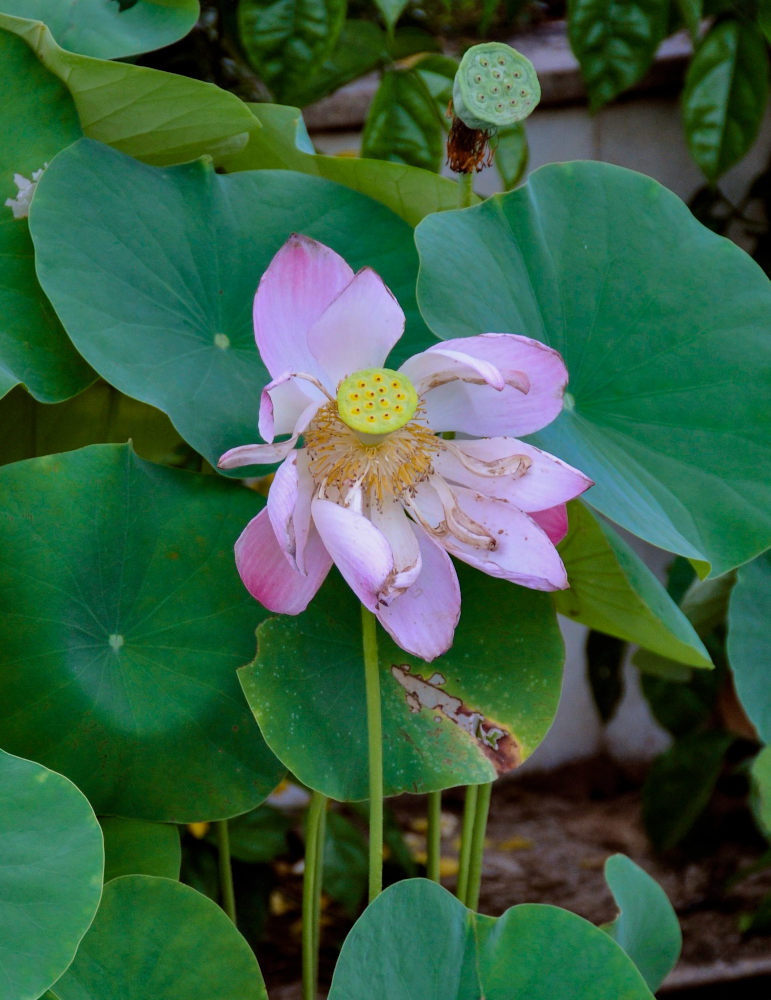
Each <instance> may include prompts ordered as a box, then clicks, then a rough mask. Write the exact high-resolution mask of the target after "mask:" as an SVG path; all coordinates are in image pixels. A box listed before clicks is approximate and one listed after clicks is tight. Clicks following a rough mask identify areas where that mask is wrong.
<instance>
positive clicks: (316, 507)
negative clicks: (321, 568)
mask: <svg viewBox="0 0 771 1000" xmlns="http://www.w3.org/2000/svg"><path fill="white" fill-rule="evenodd" d="M311 516H312V517H313V522H314V524H315V525H316V528H317V529H318V532H319V534H320V535H321V538H322V540H323V542H324V546H325V548H326V549H327V551H328V552H329V554H330V555H331V556H332V558H333V559H334V561H335V565H336V566H337V568H338V569H339V570H340V572H341V573H342V574H343V577H344V578H345V580H346V582H347V584H348V586H349V587H350V588H351V590H353V592H354V593H355V594H356V596H357V597H358V598H359V600H360V601H361V603H362V604H363V605H364V606H365V607H366V608H369V610H370V611H375V610H377V607H378V603H379V601H380V596H381V594H382V593H383V591H386V590H387V589H388V586H389V583H390V580H391V578H392V575H393V571H394V562H393V555H392V553H391V546H390V545H389V544H388V539H387V538H386V537H385V535H384V534H383V533H382V532H380V531H378V529H377V528H376V527H375V526H374V525H373V524H372V523H371V522H370V521H369V520H368V519H367V518H366V517H364V515H363V514H358V513H356V511H354V510H351V508H349V507H341V506H340V505H339V504H336V503H333V502H332V501H331V500H320V499H316V500H313V501H312V503H311Z"/></svg>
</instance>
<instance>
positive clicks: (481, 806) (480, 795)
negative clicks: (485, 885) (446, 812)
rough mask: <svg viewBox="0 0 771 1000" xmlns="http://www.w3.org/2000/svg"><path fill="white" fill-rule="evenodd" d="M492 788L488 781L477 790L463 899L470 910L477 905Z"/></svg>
mask: <svg viewBox="0 0 771 1000" xmlns="http://www.w3.org/2000/svg"><path fill="white" fill-rule="evenodd" d="M492 790H493V783H492V781H489V782H488V783H487V784H486V785H480V786H479V790H478V792H477V805H476V813H475V816H474V831H473V834H472V838H471V858H470V861H469V874H468V888H467V890H466V900H465V902H466V906H467V907H468V908H469V909H470V910H476V908H477V907H478V906H479V887H480V885H481V884H482V857H483V855H484V853H485V832H486V831H487V814H488V812H489V809H490V796H491V794H492Z"/></svg>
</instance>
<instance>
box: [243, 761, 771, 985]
mask: <svg viewBox="0 0 771 1000" xmlns="http://www.w3.org/2000/svg"><path fill="white" fill-rule="evenodd" d="M641 777H642V775H641V774H634V773H630V772H629V771H628V770H624V769H621V768H619V767H618V765H616V764H614V763H612V762H610V761H608V760H606V759H604V758H595V759H593V760H591V761H588V762H584V763H581V764H577V765H572V766H570V767H566V768H562V769H560V770H558V771H556V772H553V773H551V774H534V775H522V776H520V777H513V778H510V779H507V780H506V779H505V780H503V781H500V782H498V783H497V784H496V786H495V789H494V793H493V800H492V806H491V810H490V821H489V824H488V833H487V847H486V851H485V858H484V870H483V881H482V891H481V898H480V905H479V910H480V911H481V912H483V913H488V914H491V915H493V916H497V915H499V914H501V913H503V912H504V910H506V909H507V908H508V907H509V906H512V905H514V904H515V903H519V902H530V903H551V904H553V905H557V906H562V907H565V908H566V909H568V910H572V911H573V912H575V913H578V914H580V915H581V916H583V917H585V918H586V919H588V920H590V921H592V923H597V924H599V923H603V922H606V921H609V920H612V919H613V917H614V916H615V914H616V908H615V904H614V902H613V898H612V896H611V894H610V892H609V890H608V888H607V886H606V884H605V881H604V878H603V872H602V870H603V865H604V863H605V859H606V858H607V857H608V856H609V855H610V854H614V853H616V852H618V851H620V852H622V853H624V854H626V855H628V856H629V857H630V858H631V859H632V860H633V861H635V862H636V863H637V864H639V865H641V866H642V867H643V868H644V869H645V870H646V871H647V872H648V873H649V874H650V875H652V876H653V878H655V879H656V880H657V881H658V882H659V883H660V884H661V885H662V886H663V888H664V889H665V891H666V892H667V895H668V896H669V898H670V900H671V901H672V903H673V905H674V907H675V909H676V911H677V914H678V918H679V920H680V924H681V927H682V931H683V954H682V958H681V960H680V962H679V963H678V966H677V968H676V970H675V972H674V973H673V974H672V975H671V976H670V977H669V979H668V980H667V983H666V984H665V987H664V988H663V989H662V991H661V992H660V994H659V995H660V996H661V997H665V996H671V997H672V998H673V1000H674V998H678V1000H680V998H683V1000H685V997H686V996H687V997H688V998H691V997H693V998H696V997H699V998H704V1000H707V998H712V997H715V998H717V997H722V996H723V995H724V994H723V993H722V992H719V987H718V988H717V989H718V992H715V989H716V987H709V986H705V985H704V984H709V983H714V982H720V981H726V980H738V979H742V978H743V977H751V976H757V975H759V974H763V975H764V976H771V939H769V937H764V936H761V935H742V933H741V932H740V930H739V926H738V921H739V916H740V915H741V914H742V913H751V912H753V911H754V910H755V908H756V907H757V905H758V903H759V902H760V900H761V898H762V897H763V896H764V895H765V894H766V893H769V892H771V870H766V871H762V872H758V873H757V874H754V875H752V876H750V877H747V878H745V879H743V880H741V881H739V882H738V883H735V884H733V883H731V882H729V880H730V879H731V878H732V877H733V876H734V875H735V874H736V873H737V872H738V871H742V870H743V869H745V868H747V867H748V866H750V865H752V864H753V862H755V861H757V860H758V858H759V857H760V856H761V855H762V854H763V853H764V851H766V850H767V847H768V845H767V844H766V843H765V841H764V840H763V839H762V838H761V837H760V835H759V834H758V833H757V831H756V829H755V827H754V825H753V823H752V819H751V816H750V814H749V812H748V811H747V808H746V804H745V801H744V797H743V795H739V794H733V790H732V789H730V788H729V789H727V790H726V789H723V790H720V789H719V791H718V794H717V795H716V796H715V797H714V799H713V802H712V804H711V805H710V807H709V809H708V812H707V814H706V816H705V817H704V818H703V819H702V821H701V822H700V823H699V825H698V827H697V828H696V829H695V830H694V832H693V833H692V835H691V836H690V837H689V839H688V842H687V844H686V846H683V847H680V848H678V849H677V850H676V851H672V852H669V853H668V854H667V855H665V856H659V855H656V854H655V852H654V851H653V849H652V848H651V846H650V843H649V841H648V838H647V837H646V834H645V832H644V830H643V826H642V821H641V792H640V786H641ZM390 805H391V807H392V809H393V810H394V812H395V813H396V815H397V817H398V819H399V821H400V824H401V826H402V829H404V830H405V831H406V837H407V839H408V841H410V843H411V845H412V847H413V849H414V850H415V852H416V854H417V855H419V852H420V849H421V847H422V837H423V832H422V831H423V830H424V828H425V801H424V799H423V798H421V797H419V796H403V797H401V798H399V799H396V800H391V801H390ZM442 808H443V816H442V820H443V832H444V837H443V849H442V854H443V857H444V859H445V863H446V866H447V868H448V869H452V865H453V860H454V858H455V857H456V854H457V836H458V831H459V828H460V817H461V812H462V808H463V797H462V792H461V791H460V790H458V789H453V790H450V791H448V792H445V793H444V796H443V806H442ZM442 882H443V884H444V885H445V886H446V888H448V889H450V890H452V889H453V888H454V882H455V878H454V875H453V874H452V873H449V874H448V875H447V876H446V877H444V878H443V879H442ZM299 889H300V886H299V880H298V885H297V886H296V887H295V891H293V892H292V895H296V894H297V893H298V892H299ZM297 902H299V899H298V900H297ZM290 920H291V927H290V926H289V924H287V927H285V928H284V929H283V930H282V929H281V927H280V926H279V925H280V923H281V921H278V922H276V920H275V918H273V919H271V921H270V922H269V923H270V925H272V930H273V933H271V938H272V940H271V941H270V942H269V943H267V944H266V945H264V946H263V948H261V949H258V954H259V959H260V964H261V966H262V969H263V973H264V975H265V979H266V983H267V986H268V992H269V995H270V997H271V1000H299V998H300V997H301V992H300V986H299V983H297V982H296V981H293V980H295V977H296V975H297V970H298V967H299V951H298V948H299V938H298V927H297V920H296V912H295V915H294V916H293V917H291V918H290ZM348 926H349V925H348V924H347V922H346V921H345V920H344V919H343V918H341V917H340V916H339V915H335V913H334V910H333V909H332V910H330V911H329V912H328V915H327V923H326V927H325V928H324V932H323V933H324V937H325V939H326V940H325V942H324V946H323V948H322V959H321V964H322V968H321V980H322V986H324V987H327V988H328V984H329V979H330V978H331V974H332V970H333V968H334V961H335V958H336V955H337V952H338V950H339V946H340V942H341V941H342V939H343V938H344V936H345V933H346V932H347V928H348ZM744 981H745V982H749V980H748V979H746V980H744ZM769 984H771V979H765V980H763V985H761V986H760V987H758V986H755V987H751V986H742V987H741V988H740V991H739V992H738V993H737V992H736V988H737V987H738V985H739V984H738V983H736V984H735V985H734V986H733V987H731V988H730V989H731V990H732V996H734V997H735V996H741V997H742V998H746V1000H749V998H750V997H755V996H771V986H769ZM687 987H688V988H689V989H686V988H687ZM696 987H698V989H696ZM758 988H759V989H760V992H755V991H753V990H757V989H758ZM681 990H682V991H683V992H681ZM691 990H694V991H693V992H691Z"/></svg>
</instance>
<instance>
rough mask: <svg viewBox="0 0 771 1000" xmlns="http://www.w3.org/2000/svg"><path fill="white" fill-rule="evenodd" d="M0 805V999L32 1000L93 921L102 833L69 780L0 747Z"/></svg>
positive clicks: (65, 961)
mask: <svg viewBox="0 0 771 1000" xmlns="http://www.w3.org/2000/svg"><path fill="white" fill-rule="evenodd" d="M0 802H2V808H0V969H2V974H1V975H0V1000H34V998H35V997H39V996H40V994H41V993H43V992H45V990H46V989H48V987H49V986H50V985H51V984H52V983H53V982H55V981H56V980H57V979H58V978H59V976H60V975H61V974H62V972H64V970H65V969H66V968H67V966H68V965H69V964H70V962H71V961H72V959H73V956H74V955H75V952H76V950H77V947H78V944H79V943H80V939H81V938H82V937H83V935H84V934H85V933H86V931H87V930H88V926H89V924H90V923H91V921H92V920H93V918H94V914H95V913H96V908H97V906H98V905H99V896H100V893H101V891H102V869H103V867H104V851H103V849H102V834H101V831H100V830H99V824H98V823H97V821H96V816H94V811H93V809H92V808H91V806H90V805H89V804H88V800H87V799H86V797H85V796H84V795H83V793H82V792H80V791H78V789H77V788H76V787H75V786H74V785H73V784H72V782H71V781H69V779H67V778H64V777H62V775H61V774H56V773H55V772H54V771H49V770H48V768H46V767H43V766H42V765H41V764H36V763H33V762H32V761H30V760H22V759H21V758H20V757H12V756H11V755H10V754H7V753H4V752H3V751H2V750H0Z"/></svg>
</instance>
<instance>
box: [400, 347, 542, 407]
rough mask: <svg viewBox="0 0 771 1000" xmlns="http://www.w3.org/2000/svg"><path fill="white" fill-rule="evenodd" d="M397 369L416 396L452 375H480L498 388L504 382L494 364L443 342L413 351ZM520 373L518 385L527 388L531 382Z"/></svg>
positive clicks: (477, 377)
mask: <svg viewBox="0 0 771 1000" xmlns="http://www.w3.org/2000/svg"><path fill="white" fill-rule="evenodd" d="M450 343H452V341H450ZM399 370H400V371H402V372H404V374H405V375H406V376H407V378H409V379H410V381H411V382H412V384H413V385H414V386H415V389H416V391H417V393H418V395H419V396H423V395H425V394H426V393H427V392H429V391H430V390H431V389H434V388H436V386H438V385H444V384H445V383H446V382H448V381H454V380H455V379H461V380H462V381H472V380H475V381H479V380H480V379H481V380H482V381H483V382H486V383H487V384H488V385H489V386H492V388H493V389H497V390H498V391H499V392H500V391H501V390H502V389H503V387H504V386H505V385H506V383H505V381H504V378H503V375H502V374H501V372H500V371H499V370H498V369H497V368H496V367H495V365H491V364H490V363H489V362H488V361H483V360H481V359H479V358H475V357H473V356H472V355H470V354H464V353H462V352H461V351H454V350H452V349H451V348H449V347H445V346H439V347H436V346H435V347H429V348H428V350H427V351H423V353H422V354H415V355H413V357H411V358H408V359H407V360H406V361H405V362H404V364H403V365H402V366H401V368H400V369H399ZM520 375H521V379H520V388H521V390H522V391H524V392H527V390H528V389H529V387H530V383H529V382H528V380H527V378H526V376H525V375H524V374H522V373H520Z"/></svg>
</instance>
